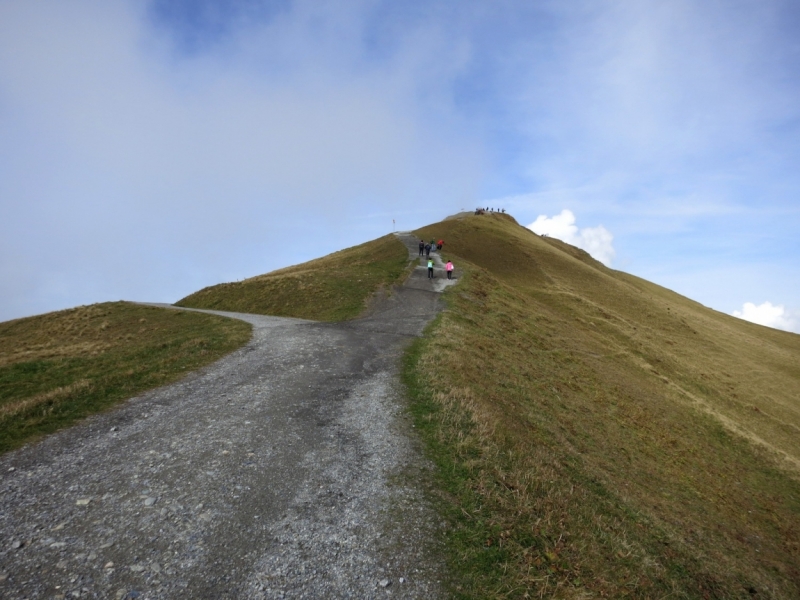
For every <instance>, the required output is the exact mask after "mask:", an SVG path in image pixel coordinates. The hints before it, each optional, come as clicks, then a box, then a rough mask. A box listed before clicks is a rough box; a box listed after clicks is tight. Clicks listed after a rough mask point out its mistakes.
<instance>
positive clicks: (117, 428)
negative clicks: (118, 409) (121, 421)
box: [111, 425, 119, 431]
mask: <svg viewBox="0 0 800 600" xmlns="http://www.w3.org/2000/svg"><path fill="white" fill-rule="evenodd" d="M111 431H119V427H117V426H116V425H114V427H112V428H111Z"/></svg>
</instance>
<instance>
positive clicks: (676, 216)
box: [0, 0, 800, 331]
mask: <svg viewBox="0 0 800 600" xmlns="http://www.w3.org/2000/svg"><path fill="white" fill-rule="evenodd" d="M799 100H800V4H798V3H797V2H796V1H794V0H735V1H731V0H663V1H662V0H568V1H563V0H492V1H490V0H481V1H471V0H458V1H455V0H442V1H436V0H425V1H422V0H420V1H416V0H405V1H403V2H396V1H390V0H350V1H347V0H340V1H326V0H313V1H305V0H299V1H298V0H151V1H146V0H41V1H40V0H0V320H5V319H10V318H15V317H19V316H26V315H30V314H35V313H39V312H44V311H48V310H54V309H58V308H65V307H70V306H74V305H77V304H86V303H91V302H97V301H103V300H116V299H131V300H152V301H168V302H169V301H175V300H177V299H179V298H180V297H182V296H184V295H186V294H188V293H190V292H192V291H195V290H196V289H199V288H201V287H203V286H206V285H210V284H214V283H218V282H221V281H231V280H236V279H240V278H243V277H248V276H252V275H256V274H260V273H264V272H267V271H270V270H272V269H275V268H278V267H282V266H286V265H288V264H294V263H297V262H301V261H304V260H307V259H310V258H313V257H316V256H320V255H323V254H326V253H328V252H331V251H333V250H337V249H340V248H342V247H346V246H350V245H354V244H356V243H360V242H363V241H366V240H369V239H372V238H375V237H377V236H379V235H382V234H384V233H387V232H389V231H391V230H392V219H394V220H395V221H396V224H397V228H398V229H408V228H414V227H418V226H421V225H423V224H426V223H428V222H432V221H436V220H439V219H441V218H442V217H444V216H446V215H448V214H451V213H453V212H456V211H458V210H460V209H462V208H473V207H475V206H477V205H482V206H495V207H504V208H506V209H507V210H508V211H509V212H511V214H513V215H514V216H515V217H516V218H517V220H518V221H520V222H521V223H523V224H525V225H531V226H532V227H534V228H535V229H539V230H541V231H545V232H549V233H551V234H553V235H559V236H561V237H563V238H565V239H566V240H567V241H570V243H574V244H576V245H580V246H582V247H585V248H586V249H587V250H589V251H590V252H592V253H593V254H594V255H595V256H596V257H597V258H599V259H600V260H603V261H604V262H606V263H607V264H610V265H611V266H612V267H614V268H617V269H621V270H624V271H627V272H630V273H633V274H635V275H639V276H641V277H644V278H646V279H649V280H651V281H654V282H656V283H659V284H661V285H665V286H667V287H669V288H671V289H674V290H675V291H677V292H679V293H681V294H684V295H687V296H689V297H691V298H693V299H695V300H698V301H700V302H702V303H704V304H706V305H708V306H711V307H712V308H715V309H717V310H720V311H724V312H727V313H730V314H733V313H734V312H736V314H737V315H739V316H743V317H744V318H749V319H752V320H759V319H760V320H761V322H763V323H766V324H770V325H773V326H778V327H782V328H785V329H791V330H795V331H800V260H799V259H800V101H799Z"/></svg>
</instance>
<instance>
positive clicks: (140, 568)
mask: <svg viewBox="0 0 800 600" xmlns="http://www.w3.org/2000/svg"><path fill="white" fill-rule="evenodd" d="M131 571H133V572H134V573H141V572H142V571H144V567H143V566H142V565H131Z"/></svg>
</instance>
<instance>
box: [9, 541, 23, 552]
mask: <svg viewBox="0 0 800 600" xmlns="http://www.w3.org/2000/svg"><path fill="white" fill-rule="evenodd" d="M11 547H12V548H13V549H14V550H19V549H20V548H22V542H20V541H19V540H14V541H13V542H11Z"/></svg>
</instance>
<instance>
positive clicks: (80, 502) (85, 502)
mask: <svg viewBox="0 0 800 600" xmlns="http://www.w3.org/2000/svg"><path fill="white" fill-rule="evenodd" d="M91 501H92V499H91V498H78V499H77V500H76V501H75V504H76V505H77V506H87V505H88V504H89V502H91Z"/></svg>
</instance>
